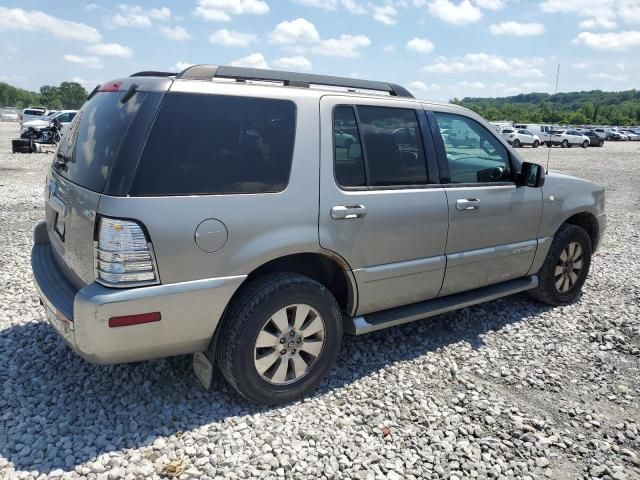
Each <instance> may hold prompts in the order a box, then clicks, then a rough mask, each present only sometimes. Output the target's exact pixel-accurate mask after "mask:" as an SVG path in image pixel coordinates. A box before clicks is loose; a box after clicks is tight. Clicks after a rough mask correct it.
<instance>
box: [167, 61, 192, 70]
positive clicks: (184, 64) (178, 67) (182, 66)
mask: <svg viewBox="0 0 640 480" xmlns="http://www.w3.org/2000/svg"><path fill="white" fill-rule="evenodd" d="M193 65H195V64H194V63H189V62H180V61H178V62H176V64H175V65H174V66H173V67H172V68H174V69H176V70H178V71H179V72H181V71H182V70H184V69H185V68H189V67H191V66H193Z"/></svg>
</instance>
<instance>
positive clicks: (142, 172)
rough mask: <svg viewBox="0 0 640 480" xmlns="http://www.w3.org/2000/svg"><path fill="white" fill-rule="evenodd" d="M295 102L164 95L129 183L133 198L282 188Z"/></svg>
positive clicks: (289, 158)
mask: <svg viewBox="0 0 640 480" xmlns="http://www.w3.org/2000/svg"><path fill="white" fill-rule="evenodd" d="M295 122H296V107H295V104H294V103H293V102H291V101H288V100H273V99H265V98H248V97H232V96H222V95H194V94H188V93H169V94H167V95H166V96H165V99H164V101H163V103H162V106H161V107H160V111H159V112H158V116H157V118H156V120H155V122H154V124H153V127H152V129H151V133H150V134H149V137H148V139H147V142H146V147H145V149H144V151H143V153H142V158H141V160H140V165H139V167H138V170H137V172H136V176H135V178H134V181H133V185H132V188H131V194H132V195H137V196H153V195H193V194H203V195H206V194H234V193H236V194H238V193H267V192H280V191H283V190H284V189H285V188H286V186H287V184H288V182H289V173H290V171H291V162H292V158H293V147H294V141H295Z"/></svg>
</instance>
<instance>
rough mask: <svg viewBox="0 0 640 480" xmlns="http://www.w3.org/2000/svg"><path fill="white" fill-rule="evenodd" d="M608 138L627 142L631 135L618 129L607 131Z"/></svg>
mask: <svg viewBox="0 0 640 480" xmlns="http://www.w3.org/2000/svg"><path fill="white" fill-rule="evenodd" d="M607 139H608V140H616V141H619V142H626V141H627V140H629V137H628V136H626V135H625V134H624V133H621V132H619V131H617V130H611V131H609V132H607Z"/></svg>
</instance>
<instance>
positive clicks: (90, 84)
mask: <svg viewBox="0 0 640 480" xmlns="http://www.w3.org/2000/svg"><path fill="white" fill-rule="evenodd" d="M71 81H72V82H76V83H79V84H80V85H82V86H83V87H84V88H85V89H86V90H89V91H91V90H93V88H94V87H95V86H96V85H100V84H101V83H102V80H87V79H86V78H82V77H71Z"/></svg>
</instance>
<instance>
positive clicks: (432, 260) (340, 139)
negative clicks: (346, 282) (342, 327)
mask: <svg viewBox="0 0 640 480" xmlns="http://www.w3.org/2000/svg"><path fill="white" fill-rule="evenodd" d="M320 116H321V119H320V121H321V127H320V133H321V161H320V218H319V236H320V244H321V246H322V247H323V248H325V249H328V250H331V251H332V252H334V253H336V254H338V255H340V256H341V257H342V258H344V259H345V260H346V261H347V262H348V263H349V265H350V266H351V268H352V270H353V272H354V275H355V278H356V282H357V285H358V308H357V313H358V314H364V313H369V312H372V311H378V310H384V309H387V308H392V307H395V306H398V305H405V304H409V303H414V302H418V301H421V300H426V299H428V298H433V297H435V296H437V295H438V292H439V291H440V287H441V286H442V281H443V278H444V268H445V257H444V252H445V242H446V236H447V223H448V220H447V200H446V196H445V193H444V190H443V188H442V187H441V186H439V185H438V184H437V168H438V167H437V161H436V157H435V150H434V146H433V142H432V140H431V138H430V132H429V130H428V128H427V127H426V125H427V123H426V115H425V113H424V111H423V110H422V107H421V106H420V105H419V104H416V103H414V102H401V101H397V100H385V99H379V100H374V99H364V98H363V99H358V98H354V97H347V96H338V95H335V96H334V95H331V96H325V97H323V98H322V100H321V103H320Z"/></svg>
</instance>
